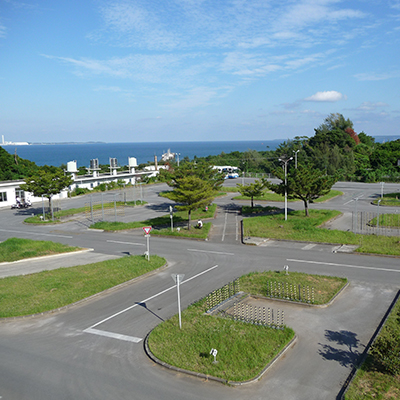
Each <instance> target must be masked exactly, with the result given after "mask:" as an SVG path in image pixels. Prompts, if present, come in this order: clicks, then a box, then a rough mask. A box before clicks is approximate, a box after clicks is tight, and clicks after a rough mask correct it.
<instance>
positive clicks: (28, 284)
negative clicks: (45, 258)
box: [0, 255, 165, 318]
mask: <svg viewBox="0 0 400 400" xmlns="http://www.w3.org/2000/svg"><path fill="white" fill-rule="evenodd" d="M164 264H165V259H164V258H161V257H158V256H156V255H152V256H151V257H150V261H147V260H146V259H145V258H144V256H129V257H122V258H118V259H115V260H108V261H103V262H98V263H94V264H88V265H81V266H77V267H70V268H60V269H56V270H52V271H42V272H39V273H36V274H30V275H22V276H12V277H7V278H2V279H0V318H5V317H16V316H21V315H30V314H36V313H41V312H45V311H49V310H54V309H56V308H59V307H63V306H66V305H68V304H71V303H74V302H76V301H78V300H82V299H84V298H86V297H89V296H91V295H94V294H96V293H99V292H101V291H103V290H106V289H109V288H111V287H113V286H116V285H118V284H120V283H123V282H126V281H129V280H130V279H133V278H136V277H138V276H140V275H143V274H145V273H146V272H149V271H152V270H155V269H157V268H159V267H161V266H162V265H164Z"/></svg>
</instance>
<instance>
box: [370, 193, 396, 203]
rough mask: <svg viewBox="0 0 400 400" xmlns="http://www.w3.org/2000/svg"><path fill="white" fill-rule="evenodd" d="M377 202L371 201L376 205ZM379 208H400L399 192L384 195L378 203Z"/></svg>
mask: <svg viewBox="0 0 400 400" xmlns="http://www.w3.org/2000/svg"><path fill="white" fill-rule="evenodd" d="M378 200H380V198H379V199H376V200H374V201H373V203H374V204H378ZM379 204H380V205H381V206H392V207H393V206H394V207H400V192H396V193H386V194H385V195H384V196H383V199H382V200H381V201H380V203H379Z"/></svg>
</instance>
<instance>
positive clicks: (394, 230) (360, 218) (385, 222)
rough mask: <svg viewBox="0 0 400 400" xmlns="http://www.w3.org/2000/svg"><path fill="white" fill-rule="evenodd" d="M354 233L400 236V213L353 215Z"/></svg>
mask: <svg viewBox="0 0 400 400" xmlns="http://www.w3.org/2000/svg"><path fill="white" fill-rule="evenodd" d="M352 231H353V232H354V233H360V234H362V235H382V236H400V213H394V214H388V213H379V212H369V211H358V212H353V213H352Z"/></svg>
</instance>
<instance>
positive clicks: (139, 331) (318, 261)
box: [0, 184, 400, 400]
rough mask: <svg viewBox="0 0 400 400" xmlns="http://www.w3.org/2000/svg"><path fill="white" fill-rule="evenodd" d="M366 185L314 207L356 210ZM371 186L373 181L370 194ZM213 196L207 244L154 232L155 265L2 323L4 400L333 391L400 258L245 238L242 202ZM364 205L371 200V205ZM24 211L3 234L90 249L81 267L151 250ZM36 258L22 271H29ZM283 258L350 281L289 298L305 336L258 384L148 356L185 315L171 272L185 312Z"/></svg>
mask: <svg viewBox="0 0 400 400" xmlns="http://www.w3.org/2000/svg"><path fill="white" fill-rule="evenodd" d="M346 185H347V184H343V186H346ZM363 187H364V186H361V189H360V188H359V187H357V188H356V189H352V188H350V189H349V192H348V193H346V194H345V196H346V197H345V198H342V199H340V200H339V199H335V200H334V202H335V203H334V204H333V205H332V204H331V205H329V203H326V204H324V205H318V207H326V206H328V205H329V208H335V207H336V206H338V205H340V207H342V208H340V209H346V207H348V209H349V210H351V207H352V206H351V203H348V204H345V203H346V202H348V201H350V198H351V196H352V195H353V192H351V190H354V191H357V193H358V192H360V191H362V190H364V189H362V188H363ZM379 188H380V186H378V189H379ZM397 188H398V187H396V188H395V189H397ZM162 189H164V188H163V187H154V189H153V190H152V191H150V190H149V191H147V193H146V195H147V198H146V199H145V200H146V201H149V203H150V206H149V209H147V211H146V213H147V212H148V213H149V215H150V214H151V213H152V214H157V213H164V214H165V213H166V212H167V209H168V207H167V205H168V202H167V201H166V200H165V199H161V200H160V199H159V198H158V197H157V191H159V190H162ZM393 191H395V190H393ZM375 192H376V190H375V188H374V187H373V188H371V187H369V186H368V187H366V189H365V190H364V193H365V198H366V199H369V198H370V196H372V195H374V193H375ZM164 202H165V210H164V211H163V204H164ZM217 202H218V203H219V205H220V212H219V215H218V216H217V219H216V220H215V221H214V222H215V224H214V225H215V227H214V229H213V231H212V233H211V237H210V240H209V241H207V242H203V241H189V240H176V239H170V238H156V237H155V236H152V237H151V239H150V240H151V249H152V251H153V252H154V253H156V254H158V255H160V256H163V257H165V258H166V259H167V260H168V267H166V268H164V269H162V270H160V271H159V272H157V273H155V274H152V275H150V276H148V277H146V278H145V279H139V280H137V281H135V282H133V283H131V284H130V285H126V286H124V287H122V288H120V289H118V290H114V291H109V292H108V293H105V294H103V295H101V296H97V297H95V298H93V299H90V300H88V301H85V302H83V303H81V304H79V305H76V306H73V307H70V308H67V309H65V310H63V311H60V312H57V313H53V314H52V313H50V314H46V315H44V316H41V317H35V318H26V319H17V320H10V321H2V322H1V323H0V360H1V361H0V396H1V397H2V399H7V400H8V399H18V400H20V399H44V400H46V399H54V398H57V399H64V398H65V399H71V398H79V399H94V398H95V399H145V400H146V399H171V400H172V399H216V398H219V399H221V400H223V399H244V398H245V399H264V398H269V399H278V398H286V399H313V398H315V399H335V398H336V396H337V394H338V393H339V391H340V389H341V386H342V384H343V383H344V381H345V380H346V378H347V376H348V375H349V372H350V370H351V368H352V365H353V363H354V362H355V360H356V359H357V358H358V356H359V354H361V353H362V351H363V349H364V346H366V345H367V343H368V341H369V339H370V337H371V336H372V334H373V332H374V330H375V328H376V326H377V325H378V324H379V322H380V320H381V318H382V317H383V315H384V313H385V311H386V310H387V308H388V306H389V305H390V303H391V301H392V299H393V298H394V296H395V294H396V292H397V290H398V288H399V286H400V265H399V264H400V263H399V259H397V258H390V257H375V256H374V257H370V256H365V255H354V254H347V253H335V252H334V251H333V250H334V249H333V246H328V245H316V246H308V244H305V243H288V242H274V243H270V244H269V245H265V246H244V245H242V244H241V241H240V235H239V236H238V232H239V230H238V226H239V222H240V216H238V214H237V212H236V209H235V206H234V202H233V201H232V200H231V199H230V196H227V197H226V198H225V199H220V200H218V201H217ZM359 202H360V203H361V200H360V201H359ZM153 205H157V207H153ZM298 206H299V207H301V204H290V207H298ZM359 206H360V207H365V208H366V209H367V208H368V207H373V206H371V205H370V204H369V202H367V201H365V204H361V205H359ZM74 207H76V206H75V205H74ZM337 208H339V207H337ZM136 212H137V210H135V213H136ZM142 214H143V212H142ZM137 216H139V214H137ZM23 218H25V216H21V215H15V213H14V212H12V211H11V210H3V211H1V212H0V219H2V221H3V224H2V229H0V240H5V239H6V238H7V237H13V236H18V237H27V238H38V239H45V240H54V241H60V242H63V243H66V244H70V245H74V246H81V247H86V248H92V249H94V250H93V251H92V252H89V253H82V254H81V255H79V256H76V258H74V262H76V263H77V264H79V263H88V261H89V260H91V259H93V260H94V259H101V258H102V257H105V258H107V257H120V256H124V255H126V254H143V253H144V251H145V243H146V242H145V238H144V237H143V232H139V231H133V232H119V233H106V232H96V231H92V230H88V229H87V226H85V223H83V222H82V221H80V222H74V221H70V222H68V223H65V224H63V225H57V226H45V227H37V226H36V227H35V226H27V225H24V224H22V220H23ZM126 218H129V216H127V217H126ZM132 218H136V216H135V217H133V216H132ZM11 221H12V224H11ZM10 226H11V227H12V228H10V229H7V227H10ZM66 259H67V258H66ZM66 262H67V261H66ZM68 263H69V264H68V265H72V264H73V262H71V261H70V260H68ZM24 264H25V265H24ZM31 264H32V263H31V262H21V263H18V266H15V268H20V270H21V271H23V270H24V268H28V266H29V265H31ZM61 264H62V263H61V262H60V259H57V258H51V259H46V261H45V267H46V268H47V267H49V268H50V266H51V265H55V266H61ZM286 264H288V265H290V270H291V271H299V272H308V273H317V274H325V275H335V276H346V277H348V279H349V281H350V282H351V284H350V287H349V288H348V289H346V291H345V292H344V293H343V294H342V295H341V296H340V297H339V298H338V300H337V301H336V302H335V303H334V304H333V305H332V306H331V307H329V308H327V309H324V310H322V309H321V310H315V309H309V308H307V309H303V308H302V309H298V308H297V309H296V307H294V308H293V306H291V307H292V308H293V310H290V311H288V312H286V313H285V315H286V323H287V324H288V325H289V326H293V328H294V329H295V330H296V331H297V332H298V335H299V338H298V341H297V343H296V345H295V346H294V347H293V349H291V350H290V351H289V352H288V353H287V355H286V356H285V357H284V359H282V360H280V361H279V362H278V363H276V364H275V365H274V366H273V368H272V369H271V370H270V371H268V372H267V374H266V376H265V377H263V379H262V380H261V381H259V382H257V383H254V384H252V385H249V386H246V387H240V388H231V387H226V386H223V385H220V384H217V383H215V382H210V381H209V382H204V381H201V380H198V379H195V378H192V377H189V376H186V375H183V374H176V373H175V372H171V371H168V370H166V369H163V368H160V367H159V366H157V365H155V364H154V363H153V362H152V361H151V360H149V359H148V358H147V357H146V355H145V354H144V351H143V338H144V337H145V336H146V335H147V334H148V333H149V332H150V331H151V329H153V328H154V327H155V326H156V325H157V324H159V323H160V322H162V321H163V320H166V319H168V318H170V317H171V316H172V315H174V314H176V313H177V305H176V291H175V290H174V287H175V286H174V282H173V280H172V279H171V274H174V273H179V274H185V280H184V282H183V283H182V287H181V301H182V307H183V308H184V307H187V306H188V305H189V304H191V303H192V302H194V301H196V300H198V299H200V298H201V297H203V296H204V295H206V294H207V293H209V292H211V291H212V290H215V289H217V288H219V287H221V286H223V285H224V284H226V283H227V282H229V281H231V280H233V279H235V278H236V277H238V276H241V275H243V274H245V273H248V272H250V271H261V270H265V269H274V270H281V269H282V267H283V265H286ZM2 268H4V267H1V266H0V273H1V270H2ZM8 268H9V267H8ZM22 273H23V272H22ZM183 323H184V321H183Z"/></svg>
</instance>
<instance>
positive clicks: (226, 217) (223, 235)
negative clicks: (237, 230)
mask: <svg viewBox="0 0 400 400" xmlns="http://www.w3.org/2000/svg"><path fill="white" fill-rule="evenodd" d="M227 220H228V213H227V212H226V213H225V222H224V229H223V231H222V242H223V241H224V239H225V231H226V223H227Z"/></svg>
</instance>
